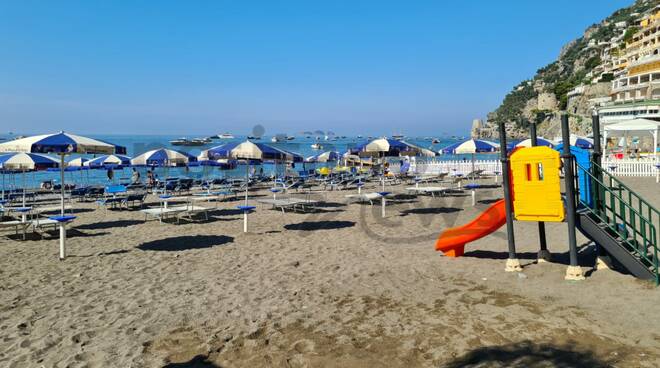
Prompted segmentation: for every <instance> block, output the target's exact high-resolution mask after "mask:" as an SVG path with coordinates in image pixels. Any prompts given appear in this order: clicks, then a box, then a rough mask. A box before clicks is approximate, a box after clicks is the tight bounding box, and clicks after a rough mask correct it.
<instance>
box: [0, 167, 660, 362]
mask: <svg viewBox="0 0 660 368" xmlns="http://www.w3.org/2000/svg"><path fill="white" fill-rule="evenodd" d="M626 182H628V183H630V184H631V185H633V186H634V188H636V189H639V190H640V191H642V192H644V194H645V195H646V198H647V199H649V200H650V201H652V203H654V204H656V205H657V206H658V205H660V196H659V195H658V193H659V192H658V190H657V188H658V186H657V184H656V183H655V182H654V180H653V179H652V178H643V179H628V180H626ZM489 183H490V182H489ZM404 188H405V186H404V185H398V186H394V187H392V188H388V190H391V191H393V192H395V193H403V189H404ZM366 190H367V191H373V190H375V185H374V184H372V187H371V188H367V189H366ZM349 193H354V192H348V191H334V192H326V193H318V194H313V195H314V196H315V197H317V198H319V199H322V200H323V201H324V202H325V204H324V205H322V206H321V207H320V208H319V209H318V210H316V211H313V213H291V212H287V213H285V214H283V213H282V212H281V211H278V210H272V209H271V208H269V207H268V206H263V205H258V208H257V211H256V212H255V213H253V214H251V215H250V232H249V233H248V234H244V233H243V232H242V215H241V213H240V212H238V211H237V210H235V209H234V208H235V206H236V205H237V204H239V202H240V201H224V202H220V203H218V204H217V208H216V207H215V206H216V204H215V203H208V204H204V205H208V206H211V207H213V208H214V210H213V211H212V212H211V216H210V219H209V221H201V222H196V223H187V222H182V223H181V224H179V225H177V224H171V223H168V224H161V223H159V222H158V221H148V222H145V221H144V216H143V215H142V214H141V213H140V212H139V211H126V210H123V211H118V210H104V209H97V208H96V205H95V204H93V203H74V208H75V210H74V212H75V214H76V215H77V216H78V219H77V220H76V221H75V222H74V224H73V226H72V229H71V230H70V231H69V237H70V238H69V242H68V247H69V253H70V256H69V258H67V259H66V260H65V261H59V260H58V258H57V252H58V249H57V245H58V242H57V239H56V234H55V233H52V234H50V236H47V237H45V238H44V239H40V238H39V237H38V236H31V237H29V238H28V240H26V241H18V240H15V239H8V238H6V237H3V238H1V239H0V277H1V278H2V283H1V284H0V331H2V333H1V340H0V366H3V367H11V368H13V367H381V366H382V367H465V366H468V367H469V366H474V367H477V366H478V367H491V366H497V367H499V366H502V367H509V366H516V367H518V366H519V367H536V366H539V367H540V366H543V367H606V366H616V367H657V366H659V365H660V318H658V312H657V310H658V309H657V308H658V305H660V292H659V290H658V289H657V288H655V287H654V286H653V285H652V284H651V283H648V282H644V281H639V280H637V279H635V278H633V277H632V276H629V275H625V274H622V273H619V272H616V271H608V270H599V271H593V270H592V266H593V264H594V257H595V254H594V248H593V246H592V245H590V244H589V243H588V242H587V240H586V239H585V238H583V237H579V238H578V244H579V246H580V263H581V265H582V266H583V267H584V271H585V273H586V274H587V276H588V277H587V279H586V280H585V281H582V282H568V281H565V280H564V273H565V271H566V264H567V262H568V255H567V251H568V246H567V231H566V224H565V223H557V224H547V231H548V242H549V248H550V250H551V251H552V252H553V256H554V258H553V262H552V263H542V264H537V263H536V262H535V258H536V251H537V249H538V235H537V231H536V226H537V225H536V223H533V222H528V223H524V222H516V223H515V226H516V228H515V235H516V242H517V246H518V251H519V257H520V259H521V261H522V263H523V266H524V270H523V272H522V273H507V272H504V263H505V259H506V256H507V253H506V235H505V234H506V230H505V228H504V227H503V228H501V229H500V230H499V231H498V232H496V233H494V234H492V235H491V236H487V237H485V238H483V239H481V240H479V241H477V242H474V243H472V244H469V245H468V246H467V249H466V254H465V256H464V257H462V258H448V257H444V256H443V255H442V254H441V253H440V252H436V251H435V250H434V242H435V239H436V238H437V236H438V234H439V233H440V232H441V231H442V230H443V229H446V228H448V227H451V226H456V225H460V224H463V223H465V222H467V221H469V220H470V219H472V218H473V217H474V216H476V215H477V214H478V213H479V212H480V211H483V210H484V209H485V208H486V207H487V206H488V204H489V203H492V202H493V201H494V200H496V199H498V198H500V197H501V190H500V189H499V188H497V187H494V188H486V189H479V190H478V193H477V199H478V203H477V206H476V207H472V206H471V203H470V201H471V198H470V196H469V195H468V194H467V193H457V194H451V195H447V196H444V197H441V198H431V197H428V196H420V197H417V198H415V197H411V196H397V197H396V198H394V199H393V200H392V201H390V203H389V205H388V206H387V210H386V212H387V217H386V218H385V219H382V218H381V217H380V206H379V205H374V206H370V205H369V204H346V201H345V197H344V196H345V195H346V194H349ZM251 195H252V197H253V198H264V197H266V196H270V193H269V192H268V191H267V190H261V191H259V192H253V193H251ZM291 195H292V196H295V195H296V193H295V192H294V193H292V194H291ZM149 204H150V205H152V206H153V205H156V203H155V202H154V198H153V197H152V198H151V203H149Z"/></svg>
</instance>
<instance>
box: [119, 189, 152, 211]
mask: <svg viewBox="0 0 660 368" xmlns="http://www.w3.org/2000/svg"><path fill="white" fill-rule="evenodd" d="M146 199H147V193H146V192H145V193H131V194H129V195H127V196H126V197H124V198H122V202H121V205H123V206H124V207H126V209H128V208H129V203H130V207H135V204H136V203H139V204H140V208H142V207H144V201H145V200H146Z"/></svg>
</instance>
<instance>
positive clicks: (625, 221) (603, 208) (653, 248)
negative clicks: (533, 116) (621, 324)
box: [575, 162, 660, 285]
mask: <svg viewBox="0 0 660 368" xmlns="http://www.w3.org/2000/svg"><path fill="white" fill-rule="evenodd" d="M576 169H577V170H578V171H579V173H580V175H585V177H586V178H587V181H588V183H589V184H590V185H591V202H592V203H591V204H590V203H586V202H585V201H584V200H582V199H581V198H580V195H579V193H580V191H579V190H578V191H576V203H580V204H581V205H582V207H583V208H586V209H588V210H589V211H590V212H591V213H593V214H594V215H595V216H596V217H597V218H598V219H599V220H600V221H601V222H602V223H603V224H605V225H606V226H607V228H608V229H609V230H610V231H611V232H613V233H615V234H617V235H618V236H619V238H620V239H621V242H622V243H623V245H624V246H625V247H626V248H627V250H628V251H629V252H631V253H633V254H635V255H637V256H638V257H639V258H640V259H641V260H642V261H643V262H644V263H645V264H647V266H648V267H649V269H650V270H651V271H652V272H653V274H654V276H655V284H656V285H659V284H660V274H659V270H658V268H659V262H658V238H657V229H658V228H660V212H659V211H658V210H657V209H656V208H655V207H653V206H652V205H651V204H650V203H649V202H647V201H646V200H645V199H644V198H642V197H640V196H639V195H638V194H637V193H635V192H634V191H632V190H631V189H630V188H629V187H628V186H626V185H625V184H623V183H622V182H621V181H620V180H619V179H617V178H615V177H614V176H612V175H611V174H609V173H607V172H606V171H605V170H603V169H602V168H601V167H600V166H598V165H597V164H594V163H593V162H592V168H591V169H592V170H591V171H590V170H587V169H585V168H583V167H581V166H579V165H577V164H576ZM575 177H576V180H577V177H578V175H576V176H575ZM576 188H579V186H578V185H576ZM581 189H582V188H581Z"/></svg>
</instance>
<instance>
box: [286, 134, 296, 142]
mask: <svg viewBox="0 0 660 368" xmlns="http://www.w3.org/2000/svg"><path fill="white" fill-rule="evenodd" d="M294 139H296V137H294V136H292V135H290V136H287V137H286V140H287V141H292V140H294Z"/></svg>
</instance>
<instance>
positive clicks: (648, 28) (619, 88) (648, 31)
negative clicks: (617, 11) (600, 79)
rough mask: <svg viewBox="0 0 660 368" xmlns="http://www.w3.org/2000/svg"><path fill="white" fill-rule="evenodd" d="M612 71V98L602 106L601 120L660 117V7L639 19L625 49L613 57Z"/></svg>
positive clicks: (609, 121)
mask: <svg viewBox="0 0 660 368" xmlns="http://www.w3.org/2000/svg"><path fill="white" fill-rule="evenodd" d="M620 54H621V53H620ZM611 71H612V74H613V76H614V80H613V81H612V87H611V92H610V101H609V102H605V103H602V104H601V105H602V106H603V107H601V108H600V109H599V114H600V116H601V121H602V123H603V124H604V125H607V124H612V123H616V122H619V121H623V120H630V119H634V118H645V119H652V120H660V10H656V11H655V12H654V13H653V14H651V15H649V16H648V17H645V18H644V19H642V20H641V21H640V22H639V30H638V31H637V32H636V33H635V34H634V35H633V36H632V37H631V38H630V39H629V40H628V41H627V42H626V47H625V51H624V52H623V53H622V55H619V56H617V57H613V58H612V64H611Z"/></svg>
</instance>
